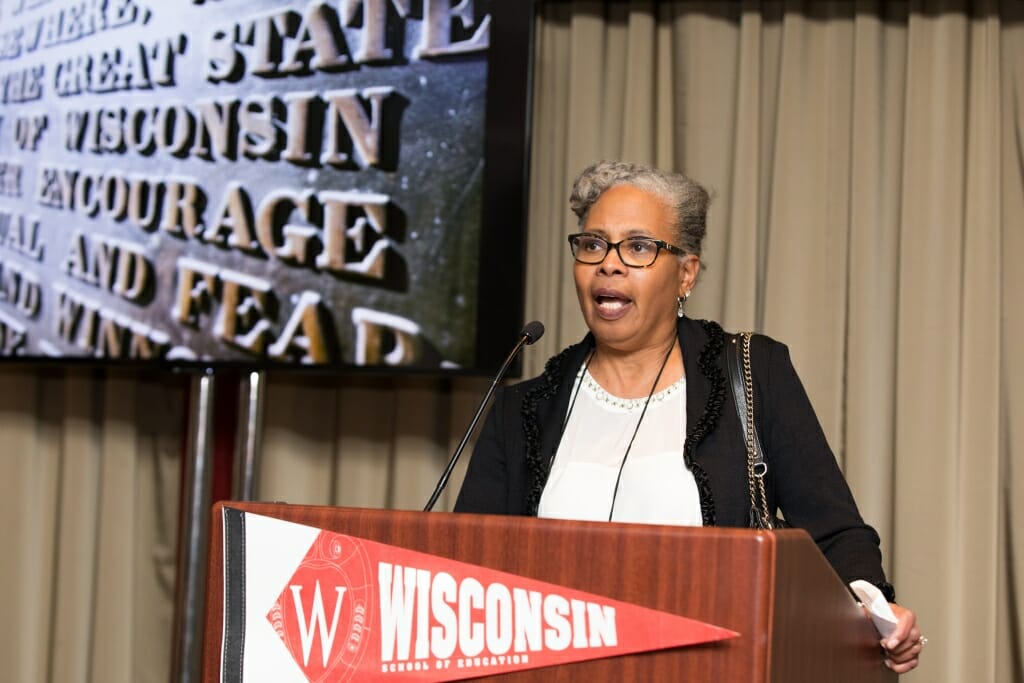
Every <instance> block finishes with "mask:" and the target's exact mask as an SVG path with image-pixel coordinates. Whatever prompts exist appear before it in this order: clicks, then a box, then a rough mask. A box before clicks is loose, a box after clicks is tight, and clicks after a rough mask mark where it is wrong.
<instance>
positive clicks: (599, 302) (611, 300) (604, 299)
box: [594, 290, 633, 320]
mask: <svg viewBox="0 0 1024 683" xmlns="http://www.w3.org/2000/svg"><path fill="white" fill-rule="evenodd" d="M594 303H595V304H596V306H595V308H596V309H597V314H598V315H599V316H600V317H601V318H603V319H605V320H617V319H618V318H621V317H622V316H623V315H625V314H626V311H627V310H628V309H629V306H630V305H631V304H632V303H633V300H632V299H630V298H629V297H628V296H626V295H625V294H622V293H621V292H616V291H609V290H602V291H598V292H596V293H595V294H594Z"/></svg>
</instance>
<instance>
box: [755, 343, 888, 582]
mask: <svg viewBox="0 0 1024 683" xmlns="http://www.w3.org/2000/svg"><path fill="white" fill-rule="evenodd" d="M761 340H763V341H766V342H767V344H765V345H764V346H766V348H764V360H763V361H762V362H763V363H764V367H765V368H766V369H767V373H766V374H765V380H764V384H763V385H762V387H760V388H761V389H762V392H761V393H762V395H764V396H765V397H766V398H765V400H764V401H762V406H763V411H764V414H763V415H762V416H761V418H760V419H758V422H759V423H761V424H763V425H764V426H763V427H762V428H761V429H762V436H763V437H764V438H765V441H766V443H765V444H764V448H765V450H766V451H767V456H766V457H767V460H768V463H769V467H773V468H774V472H772V473H771V476H770V480H771V486H772V488H773V489H774V490H775V498H776V502H777V504H778V506H779V508H780V509H781V510H782V513H783V515H784V516H785V518H786V521H788V522H789V523H790V524H792V525H793V526H796V527H800V528H802V529H806V530H807V532H808V533H809V534H810V535H811V537H812V538H813V539H814V541H815V542H816V543H817V544H818V547H819V548H820V549H821V552H822V553H823V554H824V555H825V557H826V558H827V559H828V561H829V562H830V563H831V564H832V566H833V567H834V568H835V570H836V572H837V573H838V574H839V576H840V578H842V580H843V581H844V582H845V583H847V584H848V583H849V582H851V581H853V580H855V579H865V580H867V581H869V582H870V583H873V584H875V585H877V586H878V587H879V588H880V589H881V590H882V592H883V593H886V595H887V597H888V599H889V600H893V599H894V598H895V596H894V594H893V590H892V586H891V585H890V584H889V583H887V582H886V579H885V573H884V571H883V570H882V554H881V550H880V549H879V538H878V534H877V533H876V532H875V530H874V529H873V528H872V527H870V526H869V525H867V524H866V523H865V522H864V520H863V519H862V518H861V515H860V512H859V511H858V509H857V504H856V502H854V499H853V494H852V493H851V491H850V487H849V485H848V484H847V483H846V478H845V477H844V476H843V473H842V471H841V470H840V469H839V465H838V463H837V462H836V459H835V455H834V454H833V453H832V449H831V448H829V445H828V442H827V441H826V439H825V433H824V431H823V430H822V428H821V424H820V423H819V422H818V418H817V416H816V415H815V413H814V409H813V408H812V407H811V402H810V400H809V399H808V397H807V392H806V391H805V390H804V387H803V384H802V383H801V382H800V378H799V377H797V374H796V370H795V369H794V368H793V363H792V361H791V360H790V357H789V350H788V349H787V348H786V346H785V345H784V344H780V343H778V342H774V341H771V340H768V339H766V338H764V337H762V338H761ZM752 346H753V345H752ZM752 353H753V349H752ZM756 362H757V361H755V367H756ZM755 418H757V416H756V415H755Z"/></svg>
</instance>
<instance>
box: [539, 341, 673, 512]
mask: <svg viewBox="0 0 1024 683" xmlns="http://www.w3.org/2000/svg"><path fill="white" fill-rule="evenodd" d="M675 348H676V340H675V339H673V340H672V344H671V345H670V346H669V347H668V352H667V353H666V354H665V357H664V358H663V359H662V361H661V366H660V367H659V368H658V374H657V375H655V377H654V382H653V383H652V384H651V390H650V391H649V392H647V398H646V399H644V404H643V406H644V407H643V410H641V411H640V417H639V419H637V421H636V427H634V428H633V435H632V436H631V437H629V444H628V445H627V446H626V452H625V453H623V454H622V460H621V462H619V471H618V474H617V475H616V476H615V488H614V489H613V490H612V504H611V507H610V508H609V509H608V521H609V522H610V521H612V516H613V515H614V514H615V499H616V498H617V497H618V495H619V483H620V482H621V481H622V470H623V469H624V468H625V466H626V459H627V458H628V457H629V451H630V450H631V449H632V448H633V442H634V441H636V435H637V434H638V433H639V432H640V424H641V423H642V422H643V421H644V415H646V414H647V407H648V406H649V405H650V404H651V398H652V397H653V396H654V390H655V389H656V388H657V387H658V382H659V381H660V380H661V375H662V373H663V372H665V366H666V365H668V359H669V358H671V357H672V351H674V350H675ZM595 353H596V349H595V350H593V351H591V352H590V353H589V354H588V355H587V359H586V360H585V361H584V362H583V367H582V368H580V375H579V378H578V379H577V381H576V388H575V390H574V391H573V393H572V399H571V400H570V401H569V410H568V411H566V414H565V419H563V420H562V427H561V429H560V430H559V433H558V442H557V443H561V442H562V436H563V435H564V434H565V428H566V427H567V426H568V424H569V418H570V417H572V410H573V408H574V407H575V406H576V398H577V397H578V396H579V395H580V389H581V388H582V387H583V379H584V377H586V375H587V369H588V368H589V367H590V361H591V360H593V358H594V354H595ZM556 455H558V448H555V450H554V452H553V453H552V454H551V459H550V460H549V461H548V473H549V474H550V473H551V468H552V467H553V466H554V464H555V456H556Z"/></svg>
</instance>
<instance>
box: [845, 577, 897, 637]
mask: <svg viewBox="0 0 1024 683" xmlns="http://www.w3.org/2000/svg"><path fill="white" fill-rule="evenodd" d="M850 588H852V589H853V592H854V594H855V595H856V596H857V598H858V599H859V600H860V601H861V602H863V603H864V606H865V607H867V609H868V613H870V614H871V621H872V622H874V624H875V629H877V630H878V633H879V635H881V636H882V638H888V637H889V634H891V633H892V632H893V631H894V630H896V622H897V619H896V615H895V614H894V613H893V611H892V607H890V606H889V601H888V600H886V599H885V596H884V595H882V591H880V590H878V586H876V585H874V584H872V583H868V582H867V581H865V580H863V579H857V580H856V581H853V582H852V583H850Z"/></svg>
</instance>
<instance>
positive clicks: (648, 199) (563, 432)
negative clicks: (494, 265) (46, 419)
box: [455, 162, 924, 672]
mask: <svg viewBox="0 0 1024 683" xmlns="http://www.w3.org/2000/svg"><path fill="white" fill-rule="evenodd" d="M708 201H709V200H708V194H707V192H706V191H705V190H704V188H702V187H701V186H700V185H699V184H697V183H696V182H694V181H692V180H690V179H689V178H687V177H685V176H683V175H681V174H677V173H668V172H664V171H660V170H658V169H654V168H650V167H647V166H643V165H639V164H627V163H621V162H601V163H598V164H595V165H593V166H590V167H588V168H587V169H585V170H584V171H583V172H582V173H581V174H580V175H579V177H578V178H577V179H576V182H575V183H574V185H573V190H572V196H571V198H570V204H571V206H572V210H573V212H574V213H575V214H576V216H577V217H578V218H579V228H578V229H579V232H577V233H575V234H572V235H569V237H568V240H569V248H570V250H571V252H572V256H573V258H574V259H575V263H574V265H573V275H574V279H575V282H576V293H577V296H578V298H579V304H580V309H581V311H582V313H583V318H584V320H585V321H586V324H587V327H588V328H589V330H590V333H589V334H587V336H586V337H585V338H584V339H583V340H582V341H581V342H579V343H578V344H575V345H573V346H570V347H569V348H567V349H565V350H563V351H562V352H561V353H559V354H558V355H557V356H555V357H553V358H551V359H550V360H549V361H548V362H547V365H546V366H545V369H544V373H543V375H541V376H540V377H537V378H534V379H531V380H528V381H525V382H522V383H519V384H516V385H513V386H510V387H507V388H503V389H502V390H500V391H499V392H498V394H497V397H496V399H495V403H494V406H493V407H492V409H491V412H490V414H489V416H488V418H487V421H486V423H485V426H484V428H483V430H482V432H481V434H480V438H479V440H478V442H477V445H476V448H475V450H474V453H473V458H472V460H471V461H470V463H469V467H468V469H467V471H466V477H465V480H464V482H463V485H462V490H461V491H460V493H459V497H458V500H457V502H456V504H455V509H456V511H459V512H484V513H498V514H519V515H538V516H541V517H553V518H562V519H579V520H605V521H616V522H646V523H654V524H679V525H690V526H701V525H703V526H715V525H718V526H730V527H747V526H762V525H768V524H771V523H772V521H773V520H774V519H775V514H776V513H777V511H781V512H782V514H783V515H784V516H785V520H786V523H787V524H790V525H793V526H796V527H800V528H803V529H805V530H806V531H807V532H808V533H809V534H810V535H811V537H812V538H813V539H814V541H815V542H816V543H817V544H818V547H819V548H820V549H821V552H822V553H823V554H824V555H825V557H826V558H827V559H828V560H829V562H830V563H831V564H832V566H833V567H834V568H835V570H836V572H837V573H838V574H839V576H840V577H841V578H842V579H843V581H845V582H846V583H849V582H851V581H854V580H856V579H863V580H866V581H868V582H870V583H872V584H874V585H876V586H877V587H879V589H881V590H882V592H883V593H884V594H885V595H886V597H887V599H888V600H889V601H890V602H892V601H893V600H894V593H893V590H892V586H891V585H889V584H888V583H887V582H886V579H885V575H884V573H883V570H882V566H881V553H880V551H879V545H878V543H879V539H878V535H877V534H876V533H875V531H874V529H872V528H871V527H870V526H868V525H867V524H865V523H864V521H863V520H862V519H861V516H860V513H859V512H858V510H857V506H856V503H855V502H854V500H853V496H852V494H851V493H850V489H849V487H848V486H847V484H846V481H845V479H844V478H843V475H842V472H840V470H839V467H838V465H837V464H836V461H835V457H834V456H833V454H832V451H831V449H830V448H829V446H828V443H827V442H826V440H825V435H824V433H823V432H822V430H821V426H820V425H819V423H818V420H817V417H816V416H815V414H814V410H813V408H812V407H811V404H810V402H809V400H808V398H807V395H806V393H805V391H804V389H803V386H802V385H801V383H800V380H799V378H798V377H797V375H796V372H795V370H794V369H793V365H792V363H791V362H790V359H789V353H788V350H787V349H786V347H785V346H784V345H783V344H780V343H778V342H776V341H774V340H772V339H770V338H768V337H764V336H761V335H754V336H753V337H746V338H745V337H743V336H735V335H729V334H726V333H725V332H723V331H722V328H721V327H720V326H719V325H718V324H716V323H714V322H709V321H697V320H692V319H690V318H688V317H686V316H685V315H684V304H685V302H686V299H687V297H689V295H690V292H691V291H692V290H693V287H694V285H695V283H696V281H697V275H698V273H699V272H700V265H701V262H700V254H701V243H702V241H703V239H704V235H705V232H706V220H705V219H706V215H707V207H708ZM744 346H745V347H746V349H745V353H741V352H740V350H739V349H741V348H742V347H744ZM729 354H734V358H737V359H738V358H743V357H744V356H745V358H744V360H743V361H740V360H735V361H734V362H733V368H732V369H731V370H730V367H729V365H730V361H729V359H728V356H729ZM740 365H742V366H743V368H744V369H749V371H750V374H749V375H746V373H744V371H743V370H738V371H737V368H738V367H739V366H740ZM730 377H732V378H736V379H734V380H732V381H734V382H735V383H736V384H737V388H736V390H735V391H734V390H733V389H732V388H731V387H730V382H731V380H730ZM745 378H746V379H745ZM754 406H756V410H754V409H753V407H754ZM751 412H752V413H753V423H754V425H755V427H756V428H755V429H754V430H753V432H751V431H750V430H748V429H747V428H746V424H748V423H747V422H746V421H745V418H746V417H747V416H749V415H750V414H751ZM755 435H756V439H757V441H758V442H759V443H760V446H761V452H762V453H763V459H762V458H761V457H759V458H758V460H757V462H754V461H753V460H752V457H753V455H748V454H753V453H755V452H757V451H756V449H754V448H752V447H748V445H749V444H748V437H749V440H750V441H751V442H753V440H754V438H755ZM752 475H753V476H752ZM762 511H763V512H762ZM892 607H893V611H894V612H895V614H896V616H897V617H898V625H897V627H896V629H895V631H894V632H893V633H892V634H891V635H890V636H889V637H888V638H886V639H885V640H884V641H883V642H882V647H883V648H884V649H885V652H886V664H887V665H888V666H889V667H890V668H892V669H893V670H895V671H897V672H905V671H909V670H910V669H913V668H914V667H915V666H917V663H918V656H919V654H920V652H921V648H922V645H923V642H924V639H923V638H922V637H921V634H920V631H919V630H918V628H917V625H916V623H915V622H916V619H915V615H914V613H913V612H912V611H910V610H908V609H905V608H902V607H900V606H899V605H896V604H895V603H894V604H893V605H892Z"/></svg>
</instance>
